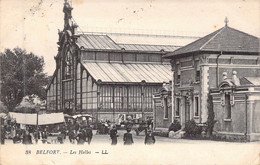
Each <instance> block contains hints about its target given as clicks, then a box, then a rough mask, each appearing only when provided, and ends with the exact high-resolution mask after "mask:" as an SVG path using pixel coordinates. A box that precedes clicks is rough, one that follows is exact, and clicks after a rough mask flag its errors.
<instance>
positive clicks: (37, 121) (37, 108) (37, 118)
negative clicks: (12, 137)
mask: <svg viewBox="0 0 260 165" xmlns="http://www.w3.org/2000/svg"><path fill="white" fill-rule="evenodd" d="M40 108H41V107H40V106H38V105H37V106H36V107H35V110H36V130H37V131H36V143H38V139H39V137H38V135H39V126H38V125H39V112H40Z"/></svg>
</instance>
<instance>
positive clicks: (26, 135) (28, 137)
mask: <svg viewBox="0 0 260 165" xmlns="http://www.w3.org/2000/svg"><path fill="white" fill-rule="evenodd" d="M23 144H32V136H31V135H30V133H29V131H28V130H26V131H25V133H24V135H23Z"/></svg>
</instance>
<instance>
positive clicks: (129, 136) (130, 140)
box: [123, 128, 134, 145]
mask: <svg viewBox="0 0 260 165" xmlns="http://www.w3.org/2000/svg"><path fill="white" fill-rule="evenodd" d="M126 131H127V132H126V133H125V134H124V138H123V141H124V145H132V144H133V143H134V141H133V137H132V134H131V133H130V132H131V129H130V128H127V130H126Z"/></svg>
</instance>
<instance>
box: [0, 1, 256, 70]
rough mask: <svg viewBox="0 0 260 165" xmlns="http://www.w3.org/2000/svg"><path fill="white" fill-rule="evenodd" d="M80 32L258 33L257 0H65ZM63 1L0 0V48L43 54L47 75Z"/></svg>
mask: <svg viewBox="0 0 260 165" xmlns="http://www.w3.org/2000/svg"><path fill="white" fill-rule="evenodd" d="M69 1H72V7H73V11H72V16H73V18H74V19H75V21H76V22H77V24H78V25H79V27H80V29H82V30H83V31H93V30H94V31H95V30H97V29H101V31H111V29H114V30H115V31H117V30H118V31H119V30H120V31H131V30H132V31H134V32H136V31H138V30H137V29H142V31H146V32H147V33H149V32H154V31H155V32H161V31H168V32H173V33H174V34H184V35H191V34H192V35H193V34H194V35H196V36H204V35H206V34H208V33H211V32H213V31H215V30H217V29H219V28H221V27H223V26H224V25H225V23H224V19H225V17H227V18H228V20H229V23H228V25H229V26H230V27H233V28H235V29H238V30H241V31H244V32H246V33H249V34H251V35H254V36H257V37H260V1H259V0H211V1H209V0H181V1H180V0H160V1H159V0H131V1H129V0H69ZM63 3H64V1H63V0H0V51H1V52H3V51H4V49H5V48H10V49H12V48H14V47H20V48H23V49H26V50H27V52H33V53H34V54H36V55H38V56H43V57H44V59H45V68H44V72H46V73H47V74H48V75H52V74H53V72H54V70H55V60H54V56H56V55H57V51H58V49H57V41H58V29H61V30H62V29H63V25H64V22H63V19H64V13H63V12H62V9H63Z"/></svg>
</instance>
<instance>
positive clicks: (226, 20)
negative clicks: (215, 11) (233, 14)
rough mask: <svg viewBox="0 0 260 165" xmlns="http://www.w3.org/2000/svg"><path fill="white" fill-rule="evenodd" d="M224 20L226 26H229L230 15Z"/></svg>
mask: <svg viewBox="0 0 260 165" xmlns="http://www.w3.org/2000/svg"><path fill="white" fill-rule="evenodd" d="M224 22H225V26H228V22H229V20H228V17H226V18H225V20H224Z"/></svg>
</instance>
